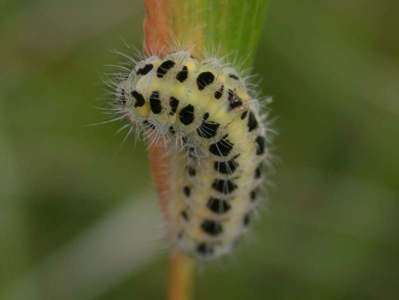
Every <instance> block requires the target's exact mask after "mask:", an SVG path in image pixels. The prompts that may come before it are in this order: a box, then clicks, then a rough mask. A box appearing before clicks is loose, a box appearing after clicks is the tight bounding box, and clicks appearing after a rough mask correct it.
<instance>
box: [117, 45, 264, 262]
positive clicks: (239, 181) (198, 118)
mask: <svg viewBox="0 0 399 300" xmlns="http://www.w3.org/2000/svg"><path fill="white" fill-rule="evenodd" d="M114 94H115V95H116V98H115V100H114V102H115V106H116V107H115V110H116V111H118V113H119V114H120V115H121V116H122V117H123V118H125V119H127V120H128V122H129V124H132V125H134V126H135V127H136V128H138V129H139V130H141V131H142V132H144V133H145V134H146V136H147V137H150V138H149V139H150V142H151V141H154V140H159V139H162V140H163V141H164V142H165V143H166V144H167V149H168V153H167V155H168V159H169V160H170V161H171V164H172V170H171V171H170V174H169V176H168V181H169V182H168V186H169V188H170V191H169V197H170V201H169V203H168V207H167V214H168V216H169V220H168V222H167V232H168V235H169V236H170V237H171V240H172V241H173V246H174V247H177V248H179V249H180V250H181V251H183V252H184V253H186V254H188V255H190V256H193V257H196V258H199V259H212V258H216V257H219V256H222V255H224V254H226V253H229V252H230V251H231V250H232V249H233V248H234V247H235V245H236V244H237V242H238V241H239V240H240V239H241V237H242V236H243V235H244V233H245V232H247V230H248V225H249V224H250V221H251V218H252V217H253V214H254V212H255V210H256V208H257V206H258V202H259V201H258V200H259V199H258V198H260V197H261V196H260V191H261V186H262V182H263V180H264V177H265V175H264V174H263V171H262V170H263V166H264V164H265V159H266V156H267V153H268V140H267V139H266V132H267V126H266V123H265V121H264V118H263V116H262V115H261V113H260V108H259V107H260V105H259V102H258V100H257V99H256V98H255V97H254V96H253V95H252V94H251V91H250V88H249V87H248V84H247V83H246V81H245V80H244V79H243V78H241V77H240V75H239V73H238V72H237V71H236V70H235V69H234V68H233V67H232V66H230V65H228V64H225V63H223V62H222V60H220V59H217V58H208V59H198V58H195V57H193V56H192V55H191V53H190V51H185V50H179V51H174V52H171V53H169V54H167V55H165V56H164V57H160V56H157V55H152V56H150V57H147V58H145V59H143V60H141V61H137V62H135V65H134V67H133V68H132V69H130V70H129V72H128V74H127V75H126V76H125V77H124V78H121V79H119V80H118V82H117V83H116V85H115V90H114Z"/></svg>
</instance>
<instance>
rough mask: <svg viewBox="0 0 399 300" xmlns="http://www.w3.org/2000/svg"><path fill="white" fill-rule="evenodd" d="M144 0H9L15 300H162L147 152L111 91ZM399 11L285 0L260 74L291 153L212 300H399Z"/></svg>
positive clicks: (3, 228)
mask: <svg viewBox="0 0 399 300" xmlns="http://www.w3.org/2000/svg"><path fill="white" fill-rule="evenodd" d="M141 2H142V1H138V0H136V1H135V0H116V1H105V0H79V1H78V0H71V1H65V0H36V1H27V0H12V1H11V0H5V1H4V0H3V1H0V43H1V46H0V299H4V300H16V299H18V300H19V299H24V300H26V299H28V300H31V299H32V300H35V299H40V300H47V299H82V300H86V299H101V300H102V299H104V300H105V299H121V300H122V299H163V298H164V291H165V288H166V271H167V268H168V259H167V247H166V245H165V243H164V242H163V241H162V239H161V238H160V236H162V223H161V221H160V216H159V212H158V209H157V204H156V196H155V194H154V192H153V187H152V184H151V179H150V174H149V171H148V161H147V156H146V148H145V145H143V143H142V142H141V141H138V142H137V143H136V144H135V142H134V139H132V138H130V139H127V140H126V141H125V142H124V143H122V140H123V138H124V134H123V133H121V134H115V132H116V131H117V130H118V128H120V126H121V124H105V125H99V126H87V125H88V124H91V123H96V122H100V121H102V120H105V119H107V118H109V116H107V115H105V114H103V112H102V111H101V110H100V109H98V106H101V105H102V104H103V103H104V101H105V100H106V98H107V96H106V92H105V89H104V85H103V83H102V79H103V78H104V73H105V72H106V71H107V70H108V69H107V68H106V67H105V66H104V65H106V64H116V63H118V61H119V58H118V57H116V56H115V55H113V54H111V50H113V49H117V50H121V51H124V52H129V51H133V50H132V49H131V50H129V49H127V48H126V44H127V45H134V46H135V47H136V48H141V45H142V20H143V5H142V3H141ZM398 11H399V2H398V1H397V0H380V1H375V0H334V1H313V0H304V1H294V0H282V1H280V0H279V1H271V4H270V7H269V12H268V19H267V20H266V22H265V29H264V32H263V37H262V41H261V44H260V47H259V51H258V55H257V59H256V67H255V69H254V72H255V73H258V74H259V75H260V77H261V78H262V83H261V86H260V89H261V90H262V92H263V94H264V95H269V96H273V98H274V102H273V104H272V105H271V108H272V111H273V113H272V117H273V118H275V119H276V120H275V122H274V126H275V128H276V129H277V130H278V132H279V134H278V135H277V136H276V138H275V150H274V151H275V153H276V155H277V156H278V157H279V160H278V162H277V163H276V174H275V175H274V178H273V183H274V187H273V188H272V190H271V199H272V200H271V202H270V205H269V209H268V210H267V211H264V212H263V213H262V218H261V219H260V220H259V221H258V222H257V224H256V225H255V226H254V227H255V230H254V232H253V233H252V234H251V235H250V237H249V238H247V239H246V241H245V242H244V243H243V244H242V245H241V247H240V248H239V250H238V251H237V253H235V254H234V255H233V256H232V257H228V258H226V259H223V260H221V261H219V262H216V263H214V264H209V265H205V266H201V267H200V268H199V270H198V272H197V273H196V281H197V285H196V289H195V295H196V299H307V300H309V299H324V300H328V299H384V300H388V299H398V298H399V271H398V270H399V239H398V229H399V202H398V201H399V151H398V149H399V98H398V97H399V38H398V29H399V18H398Z"/></svg>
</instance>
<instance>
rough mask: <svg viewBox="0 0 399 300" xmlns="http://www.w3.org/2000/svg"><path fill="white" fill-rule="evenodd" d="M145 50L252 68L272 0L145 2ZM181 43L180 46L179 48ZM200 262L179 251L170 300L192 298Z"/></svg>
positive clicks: (156, 164)
mask: <svg viewBox="0 0 399 300" xmlns="http://www.w3.org/2000/svg"><path fill="white" fill-rule="evenodd" d="M144 3H145V8H146V18H145V20H144V34H145V45H144V48H145V51H146V53H147V54H156V55H161V56H163V55H165V54H166V53H168V52H169V51H170V49H173V48H176V46H180V48H183V49H190V50H191V52H192V53H193V54H194V55H195V56H198V57H203V56H204V52H205V51H210V52H211V53H212V52H213V54H216V55H219V56H225V55H233V57H232V59H236V60H239V61H240V62H241V64H242V66H241V67H243V66H246V67H248V66H251V65H252V62H253V59H254V55H255V51H256V46H257V43H258V40H259V37H260V33H261V28H262V25H263V21H264V17H265V12H266V4H267V0H248V1H247V0H144ZM176 44H177V45H176ZM165 147H166V146H165V144H163V143H162V142H161V143H157V144H153V145H152V146H150V149H149V159H150V165H151V171H152V175H153V179H154V183H155V185H156V187H157V190H158V193H159V199H160V206H161V210H162V212H163V215H164V217H165V219H166V220H168V218H169V216H168V210H167V207H168V201H169V200H170V199H169V198H170V197H169V195H168V177H167V176H168V174H169V169H170V167H171V166H170V161H168V158H167V156H166V155H165V153H167V149H166V148H165ZM194 264H195V263H194V261H193V260H192V259H191V258H188V257H187V256H185V255H184V254H182V253H179V252H174V253H173V254H171V258H170V273H169V299H170V300H189V299H191V294H192V287H193V273H194V268H195V266H194Z"/></svg>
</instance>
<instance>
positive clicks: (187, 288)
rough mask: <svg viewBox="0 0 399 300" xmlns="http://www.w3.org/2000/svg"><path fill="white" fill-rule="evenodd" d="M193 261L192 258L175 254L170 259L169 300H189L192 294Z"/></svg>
mask: <svg viewBox="0 0 399 300" xmlns="http://www.w3.org/2000/svg"><path fill="white" fill-rule="evenodd" d="M194 268H195V265H194V261H193V259H192V258H190V257H187V256H186V255H183V254H182V253H180V252H176V253H174V254H172V255H171V257H170V271H169V283H168V287H169V291H168V293H169V295H168V296H169V299H170V300H189V299H191V296H192V292H193V274H194Z"/></svg>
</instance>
